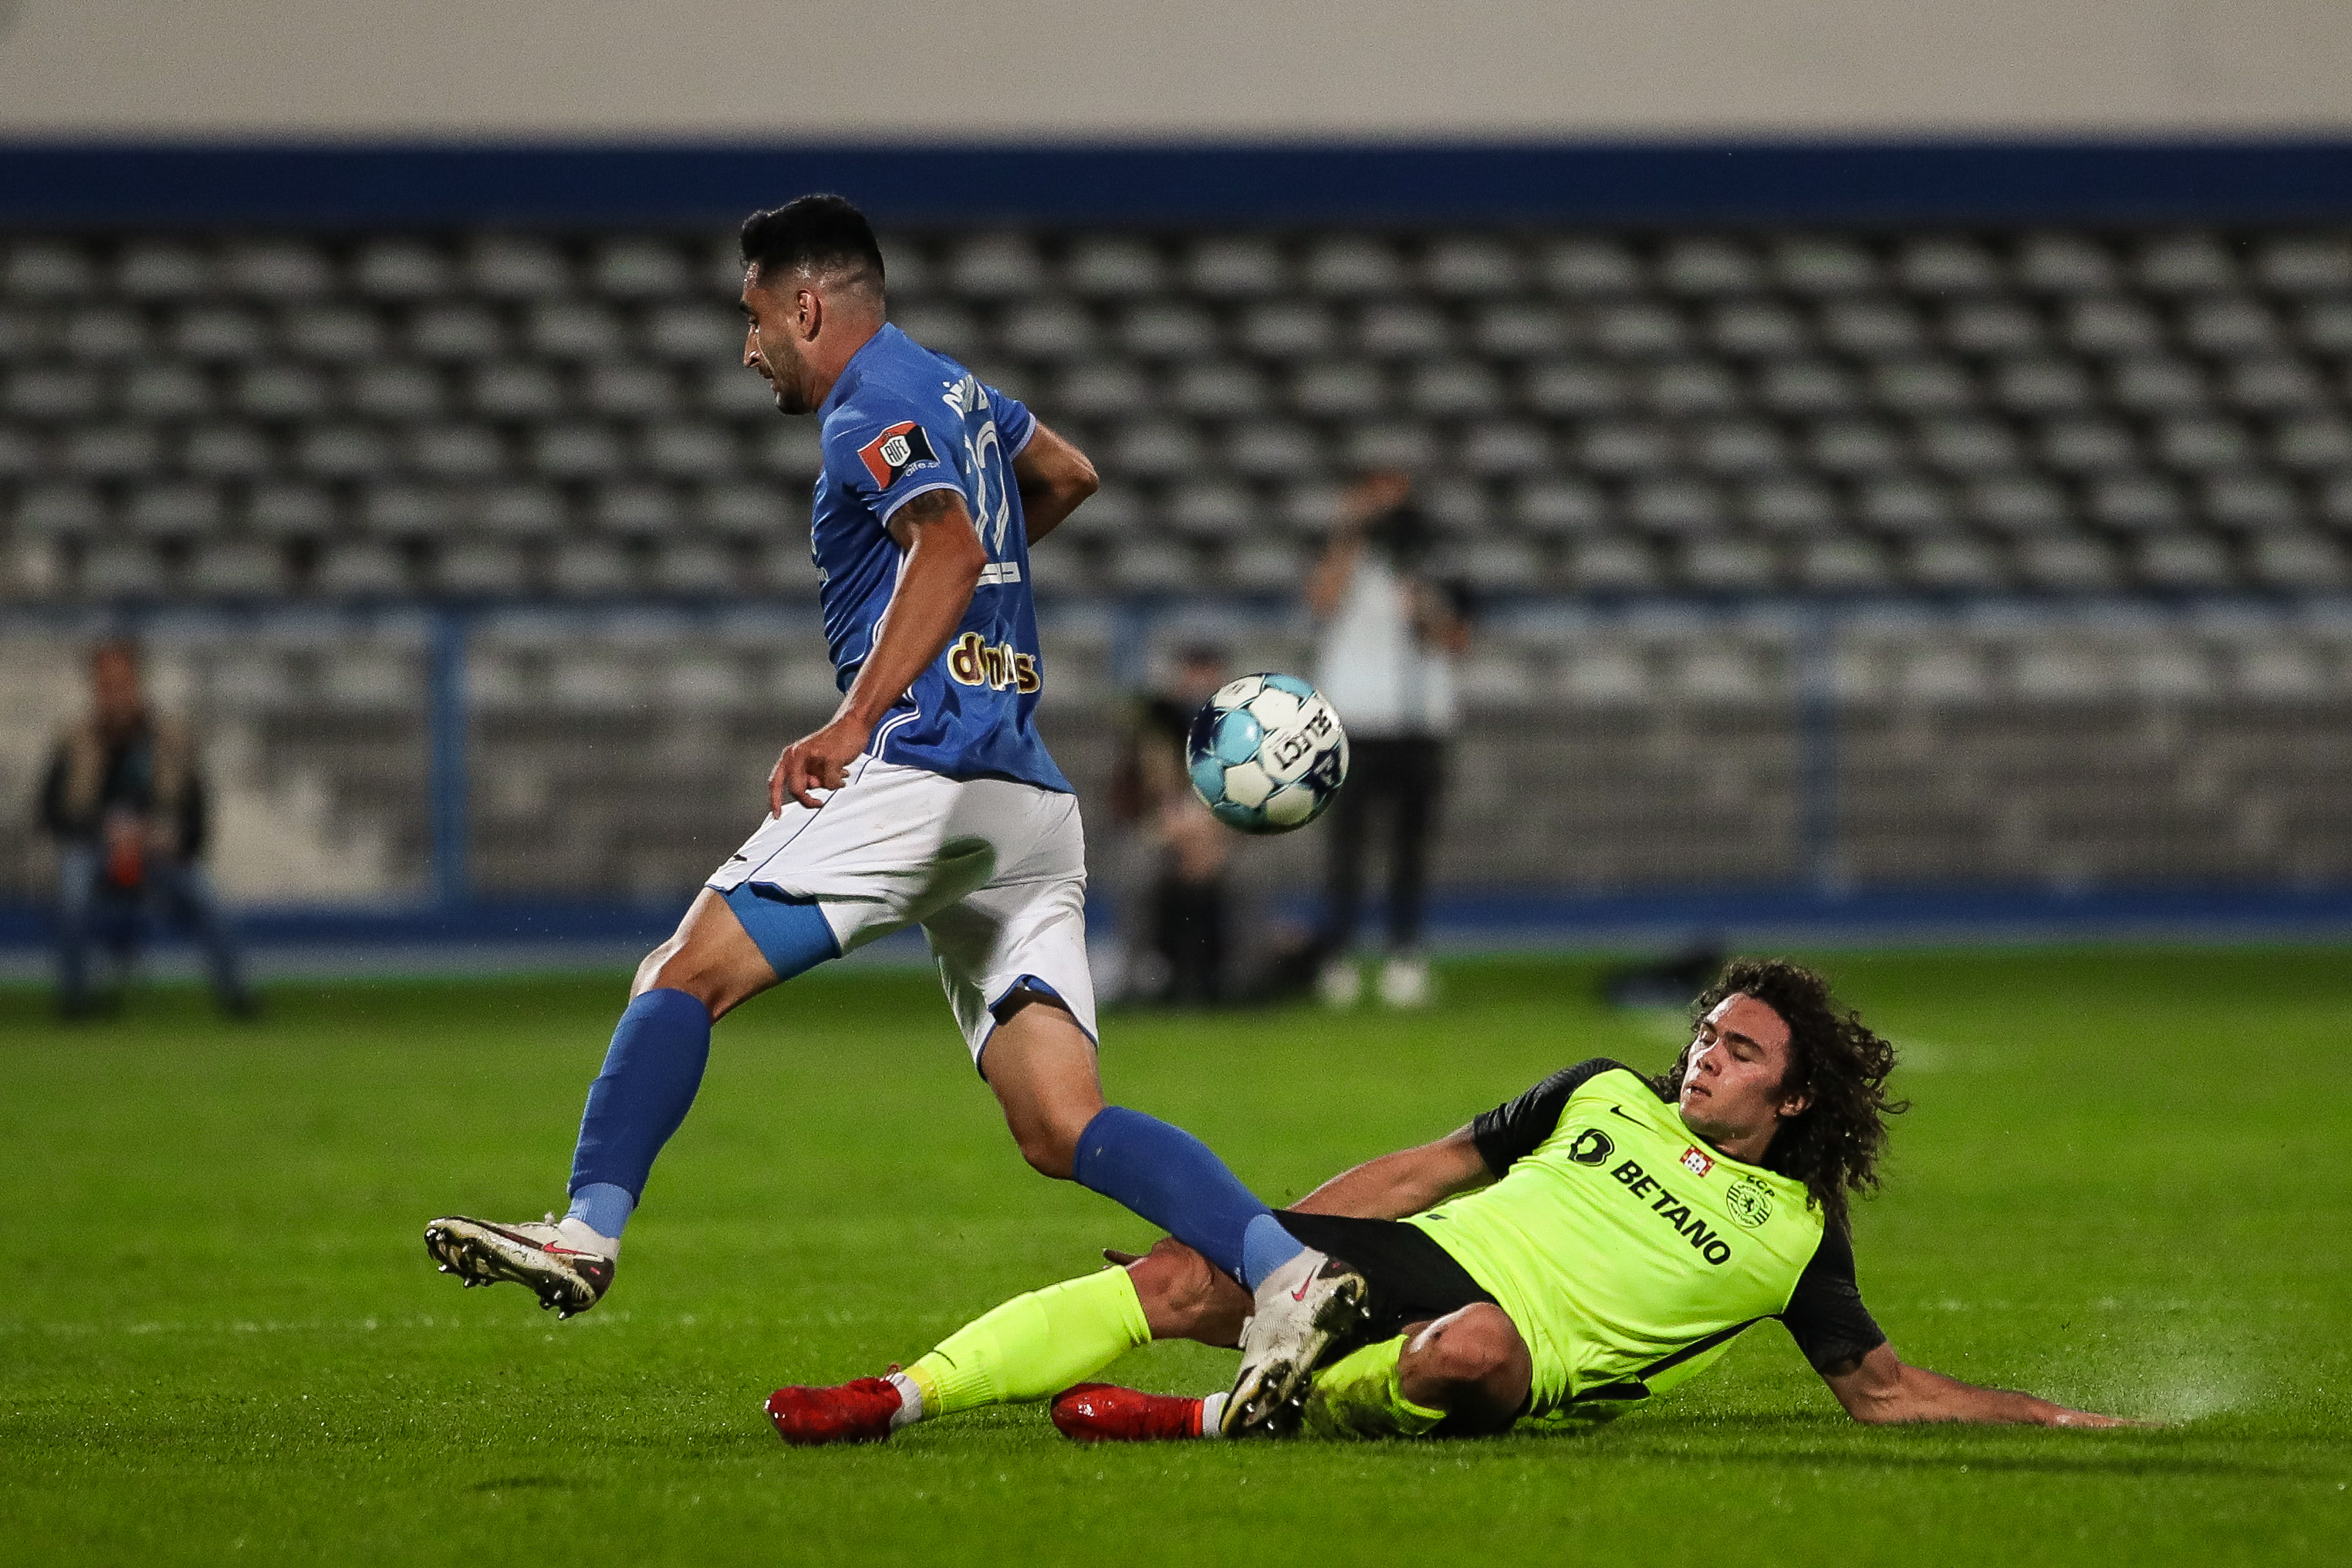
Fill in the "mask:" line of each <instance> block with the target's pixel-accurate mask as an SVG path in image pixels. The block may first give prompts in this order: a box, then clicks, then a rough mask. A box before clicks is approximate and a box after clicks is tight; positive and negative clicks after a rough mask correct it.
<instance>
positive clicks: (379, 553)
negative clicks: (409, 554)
mask: <svg viewBox="0 0 2352 1568" xmlns="http://www.w3.org/2000/svg"><path fill="white" fill-rule="evenodd" d="M312 584H313V586H314V587H316V588H317V590H318V591H319V592H320V593H321V594H327V595H338V596H349V597H356V598H375V597H388V596H391V595H397V594H400V593H403V592H404V591H406V589H407V588H408V587H409V574H408V572H407V570H406V567H405V565H404V562H403V559H402V556H401V553H400V552H399V551H397V550H395V549H394V547H393V546H392V545H390V544H388V543H385V542H383V541H380V540H372V539H359V540H345V541H341V542H338V543H335V544H332V545H330V546H329V547H328V548H327V549H325V550H323V551H321V552H320V556H319V563H318V568H317V571H316V573H315V574H314V575H313V578H312Z"/></svg>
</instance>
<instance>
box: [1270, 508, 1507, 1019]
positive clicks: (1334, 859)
mask: <svg viewBox="0 0 2352 1568" xmlns="http://www.w3.org/2000/svg"><path fill="white" fill-rule="evenodd" d="M1346 519H1347V521H1346V522H1345V524H1344V525H1343V526H1342V527H1341V528H1340V529H1339V531H1338V532H1337V533H1336V534H1334V535H1333V536H1332V540H1331V542H1330V545H1329V546H1328V548H1327V549H1326V550H1325V551H1324V552H1323V558H1322V560H1321V561H1320V562H1319V563H1317V565H1316V567H1315V570H1314V572H1313V574H1311V575H1310V576H1309V577H1308V578H1307V609H1308V610H1309V611H1310V612H1312V613H1313V615H1314V616H1315V619H1316V622H1317V625H1318V629H1319V633H1320V636H1319V639H1318V648H1317V662H1316V676H1315V681H1316V684H1317V686H1318V687H1319V688H1320V689H1322V692H1323V695H1324V696H1325V697H1326V698H1328V700H1330V703H1331V706H1332V707H1333V708H1334V709H1335V710H1337V711H1338V712H1339V721H1340V722H1341V723H1343V724H1345V725H1346V726H1347V727H1348V742H1349V769H1348V783H1347V784H1346V786H1345V787H1344V788H1342V789H1341V790H1340V792H1339V799H1338V800H1336V801H1334V802H1333V803H1332V805H1331V827H1330V845H1331V858H1330V870H1329V887H1328V901H1327V907H1326V910H1325V917H1324V928H1323V932H1322V940H1321V947H1322V952H1323V960H1324V967H1323V973H1322V977H1321V990H1322V993H1323V998H1324V1000H1325V1001H1327V1002H1328V1003H1330V1004H1331V1005H1334V1006H1346V1005H1351V1004H1353V1003H1354V1001H1355V1000H1356V998H1357V995H1358V994H1359V992H1360V988H1361V985H1362V977H1361V973H1360V971H1359V970H1358V968H1357V966H1356V963H1355V960H1354V958H1353V957H1352V956H1351V952H1350V950H1351V949H1352V948H1353V946H1354V944H1355V940H1356V921H1357V915H1358V910H1359V906H1360V903H1361V901H1362V896H1363V883H1364V875H1363V873H1364V858H1365V854H1366V848H1367V845H1366V832H1367V828H1368V826H1369V822H1370V817H1371V816H1372V814H1373V813H1374V812H1375V811H1376V810H1378V811H1381V812H1382V813H1384V814H1385V816H1386V817H1387V820H1388V867H1389V893H1388V957H1387V962H1386V963H1384V964H1383V965H1382V966H1381V978H1380V994H1381V999H1382V1000H1383V1001H1385V1002H1387V1003H1388V1004H1390V1005H1391V1006H1399V1007H1413V1006H1420V1005H1423V1003H1425V1002H1427V1001H1428V1000H1429V965H1428V963H1427V961H1426V960H1425V959H1423V956H1422V954H1421V924H1422V905H1423V890H1424V887H1425V884H1426V879H1427V870H1428V858H1429V837H1430V833H1431V830H1432V828H1433V826H1435V821H1436V814H1437V805H1438V798H1439V795H1440V794H1441V793H1442V791H1443V789H1444V778H1445V754H1446V746H1447V742H1448V741H1449V740H1450V738H1451V737H1452V735H1453V733H1454V714H1455V704H1454V658H1455V657H1456V656H1457V655H1459V654H1460V653H1461V652H1462V650H1463V649H1464V648H1465V647H1466V646H1467V645H1468V642H1469V628H1468V627H1467V626H1465V624H1464V622H1463V619H1462V616H1461V615H1460V614H1459V613H1458V612H1457V611H1456V609H1455V607H1454V604H1453V602H1452V601H1451V600H1450V599H1449V598H1448V596H1447V595H1446V594H1445V593H1444V591H1443V590H1442V589H1441V588H1440V587H1438V586H1437V584H1433V583H1432V582H1431V581H1429V580H1428V578H1427V576H1426V575H1425V572H1424V567H1425V563H1426V560H1427V557H1428V554H1429V547H1430V544H1431V542H1432V540H1431V537H1430V531H1429V526H1428V523H1427V522H1426V521H1425V520H1424V519H1423V516H1422V514H1421V512H1420V510H1419V509H1417V508H1416V507H1414V506H1413V504H1412V479H1411V478H1410V477H1409V476H1407V475H1405V474H1402V473H1399V472H1395V471H1385V472H1380V473H1375V474H1372V475H1370V477H1368V478H1367V479H1364V480H1363V482H1362V483H1360V484H1359V485H1358V486H1357V487H1356V488H1355V489H1353V490H1352V491H1350V492H1349V497H1348V504H1347V509H1346Z"/></svg>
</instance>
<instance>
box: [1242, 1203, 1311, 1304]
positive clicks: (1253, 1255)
mask: <svg viewBox="0 0 2352 1568" xmlns="http://www.w3.org/2000/svg"><path fill="white" fill-rule="evenodd" d="M1306 1250H1307V1244H1306V1243H1305V1242H1303V1241H1301V1240H1299V1239H1298V1238H1297V1237H1295V1236H1293V1235H1291V1234H1290V1233H1289V1232H1288V1231H1286V1230H1285V1229H1283V1228H1282V1222H1281V1221H1280V1220H1278V1219H1276V1218H1275V1217H1274V1216H1273V1215H1270V1214H1262V1215H1258V1216H1257V1218H1255V1219H1254V1220H1252V1221H1250V1222H1249V1228H1248V1229H1246V1230H1244V1231H1243V1232H1242V1283H1243V1284H1244V1285H1246V1286H1248V1287H1249V1288H1250V1289H1253V1290H1255V1289H1257V1287H1258V1281H1259V1280H1261V1279H1265V1277H1266V1276H1267V1275H1269V1274H1271V1273H1273V1272H1274V1271H1275V1270H1276V1269H1277V1268H1281V1267H1282V1266H1283V1265H1284V1264H1286V1263H1287V1262H1289V1261H1290V1260H1291V1259H1292V1258H1296V1257H1297V1256H1298V1255H1299V1254H1300V1253H1302V1252H1304V1251H1306Z"/></svg>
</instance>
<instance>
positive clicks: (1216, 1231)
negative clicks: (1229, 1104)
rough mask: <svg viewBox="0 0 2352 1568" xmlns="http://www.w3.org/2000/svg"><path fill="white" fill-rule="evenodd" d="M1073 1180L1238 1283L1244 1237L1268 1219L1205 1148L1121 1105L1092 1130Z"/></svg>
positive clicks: (1082, 1140)
mask: <svg viewBox="0 0 2352 1568" xmlns="http://www.w3.org/2000/svg"><path fill="white" fill-rule="evenodd" d="M1070 1174H1071V1175H1072V1176H1073V1177H1074V1178H1076V1181H1077V1184H1078V1185H1080V1186H1082V1187H1086V1188H1088V1189H1089V1190H1091V1191H1094V1192H1097V1193H1100V1194H1102V1195H1103V1196H1105V1197H1107V1198H1109V1199H1111V1200H1112V1201H1114V1202H1116V1203H1121V1204H1125V1205H1127V1206H1128V1207H1129V1208H1130V1209H1133V1210H1134V1211H1135V1212H1136V1213H1137V1214H1139V1215H1142V1216H1143V1217H1144V1218H1145V1219H1148V1220H1150V1222H1151V1223H1152V1224H1154V1225H1156V1226H1160V1228H1162V1229H1163V1230H1165V1231H1167V1232H1168V1234H1169V1235H1171V1236H1172V1237H1175V1238H1176V1239H1177V1240H1179V1241H1181V1242H1182V1243H1184V1244H1185V1245H1186V1246H1188V1247H1192V1248H1193V1249H1194V1250H1196V1251H1198V1252H1199V1253H1200V1254H1201V1255H1202V1257H1204V1258H1207V1259H1208V1260H1209V1261H1210V1262H1212V1263H1213V1264H1215V1265H1216V1266H1217V1267H1218V1268H1222V1269H1223V1270H1224V1271H1225V1272H1226V1273H1228V1274H1232V1275H1235V1276H1238V1275H1239V1274H1240V1273H1241V1269H1242V1237H1243V1233H1244V1232H1245V1231H1246V1230H1248V1228H1249V1223H1250V1221H1252V1220H1254V1219H1255V1218H1257V1217H1258V1216H1259V1215H1264V1214H1266V1213H1269V1212H1271V1211H1269V1210H1268V1209H1267V1208H1266V1206H1265V1205H1264V1204H1262V1203H1260V1202H1259V1201H1258V1199H1257V1195H1256V1194H1254V1193H1252V1192H1251V1191H1250V1190H1249V1189H1248V1188H1247V1187H1245V1186H1244V1185H1242V1184H1241V1180H1240V1178H1238V1177H1236V1176H1235V1175H1234V1173H1232V1172H1231V1171H1229V1170H1227V1169H1225V1163H1224V1162H1223V1160H1220V1159H1218V1158H1217V1156H1216V1155H1215V1154H1214V1153H1213V1152H1211V1151H1210V1148H1209V1146H1208V1145H1207V1144H1206V1143H1203V1142H1201V1141H1200V1140H1199V1139H1198V1138H1195V1137H1193V1136H1192V1134H1191V1133H1190V1132H1187V1131H1184V1130H1183V1129H1182V1128H1181V1127H1171V1126H1170V1125H1169V1124H1168V1123H1166V1122H1165V1121H1160V1119H1159V1118H1157V1117H1152V1116H1146V1115H1144V1114H1143V1112H1141V1111H1139V1110H1128V1109H1127V1108H1126V1107H1125V1106H1123V1105H1113V1106H1108V1107H1106V1108H1105V1109H1104V1110H1101V1111H1100V1112H1099V1113H1097V1115H1096V1117H1095V1119H1094V1120H1093V1121H1089V1122H1087V1130H1086V1131H1084V1132H1081V1133H1079V1134H1078V1153H1077V1158H1076V1161H1075V1162H1074V1163H1073V1167H1072V1170H1071V1172H1070Z"/></svg>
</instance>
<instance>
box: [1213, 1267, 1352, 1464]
mask: <svg viewBox="0 0 2352 1568" xmlns="http://www.w3.org/2000/svg"><path fill="white" fill-rule="evenodd" d="M1370 1296H1371V1287H1370V1285H1368V1284H1367V1283H1366V1282H1365V1280H1364V1277H1363V1276H1362V1275H1360V1274H1359V1273H1357V1272H1356V1270H1355V1268H1353V1267H1352V1266H1350V1265H1349V1264H1348V1263H1345V1262H1343V1261H1341V1260H1340V1259H1339V1258H1330V1257H1327V1256H1325V1255H1324V1254H1322V1253H1320V1252H1317V1251H1315V1250H1313V1249H1312V1248H1309V1249H1308V1250H1307V1251H1305V1252H1302V1253H1300V1254H1299V1255H1298V1256H1297V1257H1296V1258H1292V1259H1291V1260H1290V1261H1289V1262H1287V1263H1286V1264H1284V1265H1283V1266H1282V1267H1281V1268H1277V1269H1276V1270H1275V1271H1274V1272H1273V1273H1271V1274H1269V1275H1267V1276H1266V1277H1265V1279H1261V1280H1259V1281H1258V1287H1257V1305H1256V1315H1255V1316H1254V1317H1252V1318H1251V1319H1250V1321H1248V1322H1247V1323H1246V1324H1244V1325H1243V1328H1242V1367H1241V1373H1240V1375H1238V1376H1237V1377H1235V1378H1234V1387H1233V1392H1232V1394H1229V1395H1228V1396H1227V1397H1226V1399H1225V1407H1224V1409H1223V1411H1221V1412H1219V1414H1218V1426H1219V1428H1220V1430H1221V1431H1222V1432H1223V1435H1224V1436H1228V1437H1241V1436H1286V1435H1287V1434H1289V1433H1291V1432H1295V1431H1297V1428H1298V1420H1299V1415H1300V1414H1301V1412H1302V1411H1303V1410H1304V1408H1305V1406H1306V1403H1307V1379H1308V1377H1309V1376H1311V1375H1312V1374H1313V1373H1314V1371H1315V1366H1316V1363H1318V1362H1319V1361H1321V1360H1322V1359H1323V1352H1326V1351H1328V1350H1329V1349H1330V1348H1331V1347H1332V1345H1334V1344H1335V1343H1337V1342H1339V1341H1340V1340H1342V1339H1344V1338H1346V1337H1347V1336H1348V1335H1349V1334H1351V1333H1353V1332H1355V1331H1356V1330H1358V1329H1359V1328H1360V1327H1362V1326H1363V1323H1364V1321H1365V1320H1366V1319H1367V1318H1369V1317H1370V1315H1371V1309H1370Z"/></svg>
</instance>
